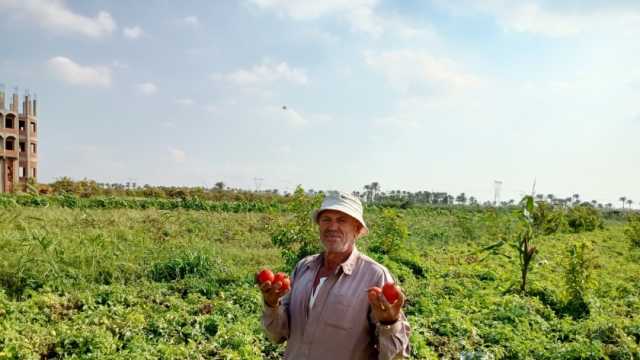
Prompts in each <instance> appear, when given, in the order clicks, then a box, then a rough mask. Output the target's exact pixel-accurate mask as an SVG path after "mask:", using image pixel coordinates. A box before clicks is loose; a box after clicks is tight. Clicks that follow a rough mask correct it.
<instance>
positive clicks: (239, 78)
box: [211, 60, 308, 86]
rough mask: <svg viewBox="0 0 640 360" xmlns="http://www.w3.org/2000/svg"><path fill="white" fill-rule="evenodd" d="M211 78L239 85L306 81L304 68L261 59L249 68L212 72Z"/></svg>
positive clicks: (300, 83) (303, 82)
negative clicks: (219, 72) (259, 62)
mask: <svg viewBox="0 0 640 360" xmlns="http://www.w3.org/2000/svg"><path fill="white" fill-rule="evenodd" d="M211 79H212V80H221V79H222V80H226V81H228V82H231V83H233V84H236V85H240V86H254V85H260V84H265V83H271V82H275V81H287V82H290V83H294V84H298V85H304V84H306V83H307V82H308V78H307V75H306V71H305V70H304V69H299V68H292V67H289V65H288V64H287V63H286V62H280V63H278V64H274V63H271V62H269V61H266V60H265V61H263V62H262V64H259V65H254V66H253V67H251V68H249V69H239V70H236V71H233V72H231V73H228V74H223V75H221V74H212V75H211Z"/></svg>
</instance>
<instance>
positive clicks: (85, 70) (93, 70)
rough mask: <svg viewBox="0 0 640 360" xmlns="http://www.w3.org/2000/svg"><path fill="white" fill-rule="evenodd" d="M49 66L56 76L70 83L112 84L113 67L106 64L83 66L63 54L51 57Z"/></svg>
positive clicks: (101, 85) (98, 85) (82, 84)
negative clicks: (110, 67)
mask: <svg viewBox="0 0 640 360" xmlns="http://www.w3.org/2000/svg"><path fill="white" fill-rule="evenodd" d="M47 66H48V68H49V70H50V71H51V73H52V74H53V75H54V76H56V77H57V78H59V79H61V80H62V81H64V82H66V83H68V84H72V85H81V86H96V87H109V86H111V69H109V68H108V67H105V66H82V65H79V64H77V63H75V62H74V61H73V60H71V59H69V58H66V57H63V56H57V57H54V58H51V59H49V60H48V61H47Z"/></svg>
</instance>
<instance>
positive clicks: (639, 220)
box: [624, 214, 640, 248]
mask: <svg viewBox="0 0 640 360" xmlns="http://www.w3.org/2000/svg"><path fill="white" fill-rule="evenodd" d="M624 233H625V235H626V236H627V238H628V239H629V240H630V241H631V245H632V246H633V247H634V248H640V215H639V214H631V215H629V217H628V218H627V226H626V227H625V229H624Z"/></svg>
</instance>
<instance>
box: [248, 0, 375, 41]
mask: <svg viewBox="0 0 640 360" xmlns="http://www.w3.org/2000/svg"><path fill="white" fill-rule="evenodd" d="M251 1H252V2H253V3H254V4H256V5H257V6H258V7H260V8H262V9H269V10H274V11H276V12H278V13H280V14H282V15H287V16H289V17H291V18H293V19H296V20H313V19H317V18H320V17H322V16H327V15H336V16H340V17H342V18H344V19H345V20H346V21H347V22H349V23H350V24H351V26H352V28H353V29H354V30H357V31H362V32H365V33H369V34H372V35H379V34H380V33H381V32H382V30H383V29H382V26H381V24H380V19H379V18H378V17H377V16H376V14H375V11H374V9H375V7H376V5H377V4H378V0H323V1H317V0H251Z"/></svg>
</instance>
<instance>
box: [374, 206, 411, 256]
mask: <svg viewBox="0 0 640 360" xmlns="http://www.w3.org/2000/svg"><path fill="white" fill-rule="evenodd" d="M371 229H372V231H371V234H369V251H371V252H373V253H376V254H380V255H391V254H397V253H400V252H401V251H402V249H403V248H404V247H405V246H406V242H407V239H408V238H409V227H408V226H407V223H406V221H405V220H404V219H403V217H402V215H401V214H400V213H398V211H396V210H394V209H383V210H382V214H381V215H380V216H379V217H378V218H377V219H376V222H375V223H374V224H372V226H371Z"/></svg>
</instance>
